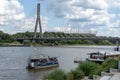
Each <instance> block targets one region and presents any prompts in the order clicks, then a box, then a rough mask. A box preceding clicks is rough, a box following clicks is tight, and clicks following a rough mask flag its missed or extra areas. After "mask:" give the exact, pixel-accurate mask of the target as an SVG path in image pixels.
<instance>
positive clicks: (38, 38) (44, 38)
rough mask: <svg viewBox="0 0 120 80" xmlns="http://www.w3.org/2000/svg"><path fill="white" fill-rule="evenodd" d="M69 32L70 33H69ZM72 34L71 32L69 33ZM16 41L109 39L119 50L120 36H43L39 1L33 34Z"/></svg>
mask: <svg viewBox="0 0 120 80" xmlns="http://www.w3.org/2000/svg"><path fill="white" fill-rule="evenodd" d="M38 27H39V30H40V33H39V34H40V36H39V37H37V28H38ZM69 34H70V33H69ZM71 34H73V32H72V33H71ZM16 40H17V41H23V40H31V41H33V40H34V41H36V40H37V41H38V40H41V41H43V40H53V41H55V40H96V41H99V40H110V41H116V45H117V49H118V50H119V41H120V38H107V37H106V38H99V37H84V38H83V37H44V36H43V31H42V25H41V19H40V3H38V4H37V18H36V22H35V29H34V36H33V37H31V38H17V39H16Z"/></svg>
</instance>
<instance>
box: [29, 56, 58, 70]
mask: <svg viewBox="0 0 120 80" xmlns="http://www.w3.org/2000/svg"><path fill="white" fill-rule="evenodd" d="M56 66H59V63H58V60H57V58H56V57H50V56H45V55H37V56H32V57H29V58H28V65H27V69H43V68H49V67H56Z"/></svg>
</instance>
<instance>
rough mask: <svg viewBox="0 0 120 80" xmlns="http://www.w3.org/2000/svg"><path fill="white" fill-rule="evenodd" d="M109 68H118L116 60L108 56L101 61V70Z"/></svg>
mask: <svg viewBox="0 0 120 80" xmlns="http://www.w3.org/2000/svg"><path fill="white" fill-rule="evenodd" d="M110 68H118V61H117V60H116V59H113V58H108V59H106V60H105V61H104V62H103V63H102V70H103V71H108V70H109V69H110Z"/></svg>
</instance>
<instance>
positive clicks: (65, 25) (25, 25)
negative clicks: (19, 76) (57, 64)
mask: <svg viewBox="0 0 120 80" xmlns="http://www.w3.org/2000/svg"><path fill="white" fill-rule="evenodd" d="M37 3H40V4H41V12H40V16H41V23H42V29H43V31H62V32H72V33H83V32H91V33H96V34H97V35H98V36H112V37H120V0H0V5H1V7H0V30H2V31H4V32H6V33H10V34H13V33H17V32H26V31H32V32H33V31H34V27H35V20H36V13H37V10H36V7H37Z"/></svg>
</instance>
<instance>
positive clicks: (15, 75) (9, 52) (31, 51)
mask: <svg viewBox="0 0 120 80" xmlns="http://www.w3.org/2000/svg"><path fill="white" fill-rule="evenodd" d="M113 48H115V47H113V46H63V47H0V80H42V77H43V76H44V75H46V74H47V73H48V72H50V71H51V70H53V69H47V70H36V71H28V70H27V69H26V68H25V67H26V65H27V58H28V57H29V56H32V55H38V54H45V55H49V56H55V57H58V60H59V63H60V65H59V67H58V68H60V69H63V70H65V71H70V70H71V69H74V68H76V67H77V65H78V64H75V63H74V62H73V61H74V59H75V58H76V57H79V58H80V59H81V60H85V58H86V57H87V55H86V54H87V53H89V52H96V51H109V52H110V51H113V50H114V49H113Z"/></svg>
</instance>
